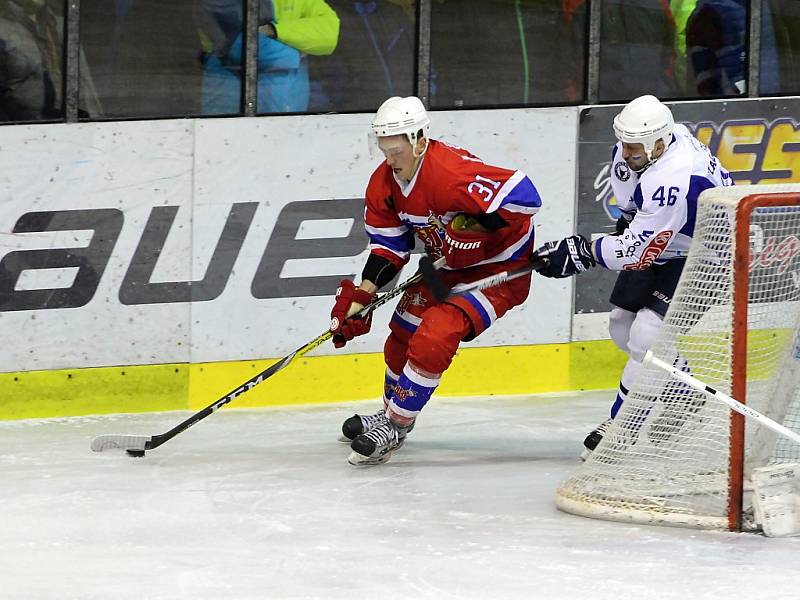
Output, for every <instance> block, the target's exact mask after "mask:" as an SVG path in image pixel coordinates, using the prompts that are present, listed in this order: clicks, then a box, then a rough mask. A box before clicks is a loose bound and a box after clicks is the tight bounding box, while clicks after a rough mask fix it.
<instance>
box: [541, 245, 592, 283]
mask: <svg viewBox="0 0 800 600" xmlns="http://www.w3.org/2000/svg"><path fill="white" fill-rule="evenodd" d="M532 260H534V261H536V260H544V261H546V264H545V265H544V266H543V267H540V268H538V269H537V271H538V272H539V274H540V275H544V276H545V277H555V278H557V279H560V278H562V277H570V276H571V275H575V274H576V273H583V272H584V271H586V270H588V269H590V268H591V267H593V266H595V265H596V264H597V262H596V261H595V260H594V256H592V249H591V246H590V245H589V241H588V240H587V239H586V238H585V237H583V236H582V235H571V236H570V237H568V238H564V239H563V240H559V241H557V242H547V243H546V244H544V245H543V246H541V247H540V248H539V249H538V250H536V252H534V253H533V256H532Z"/></svg>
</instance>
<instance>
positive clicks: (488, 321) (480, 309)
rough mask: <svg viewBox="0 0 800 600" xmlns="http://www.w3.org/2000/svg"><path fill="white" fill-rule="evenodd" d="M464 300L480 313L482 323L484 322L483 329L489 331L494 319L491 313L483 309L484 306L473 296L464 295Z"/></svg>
mask: <svg viewBox="0 0 800 600" xmlns="http://www.w3.org/2000/svg"><path fill="white" fill-rule="evenodd" d="M464 298H466V299H467V301H468V302H469V303H470V304H471V305H472V306H473V307H474V308H475V310H476V311H478V314H479V315H480V316H481V321H483V328H484V329H488V328H489V327H491V325H492V318H491V317H490V316H489V313H487V312H486V309H485V308H483V304H481V303H480V302H478V300H477V298H475V296H473V295H472V294H469V293H467V294H464Z"/></svg>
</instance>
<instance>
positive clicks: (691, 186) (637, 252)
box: [593, 124, 733, 271]
mask: <svg viewBox="0 0 800 600" xmlns="http://www.w3.org/2000/svg"><path fill="white" fill-rule="evenodd" d="M611 163H612V168H611V187H612V189H613V190H614V195H615V196H616V198H617V205H618V206H619V208H620V210H621V211H622V212H623V213H624V214H625V215H626V216H628V217H633V220H632V221H631V223H630V227H629V228H628V229H626V230H625V232H624V233H622V234H621V235H613V234H609V235H604V236H601V237H599V238H597V239H596V240H595V241H594V247H593V250H594V255H595V257H597V260H598V262H599V263H600V264H601V265H602V266H604V267H606V268H607V269H611V270H613V271H622V270H641V269H646V268H648V267H649V266H651V265H652V264H653V263H656V264H663V263H664V262H666V261H668V260H671V259H674V258H683V257H685V256H686V254H687V253H688V250H689V244H690V243H691V241H692V235H693V234H694V222H695V216H696V215H697V197H698V196H699V195H700V192H702V191H703V190H705V189H708V188H711V187H718V186H729V185H733V180H732V179H731V176H730V173H728V171H726V170H725V169H724V168H723V167H722V165H720V163H719V160H718V159H717V158H716V157H714V155H713V154H711V151H710V150H709V149H708V148H707V147H706V146H705V145H704V144H703V143H702V142H700V141H698V140H697V139H696V138H695V137H694V136H693V135H692V134H691V133H690V132H689V130H688V129H687V128H686V126H684V125H680V124H678V125H675V128H674V129H673V132H672V140H671V142H670V144H669V146H667V149H666V150H665V152H664V154H662V155H661V157H660V158H659V159H658V160H657V161H656V162H655V163H653V164H652V165H651V166H650V167H648V168H647V169H646V170H645V171H644V172H643V173H642V174H641V175H639V174H637V173H636V172H635V171H633V170H631V169H630V168H629V167H628V165H627V164H626V163H625V161H624V160H623V159H622V144H621V143H619V142H617V144H616V145H615V146H614V149H613V150H612V152H611Z"/></svg>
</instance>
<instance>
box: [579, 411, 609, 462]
mask: <svg viewBox="0 0 800 600" xmlns="http://www.w3.org/2000/svg"><path fill="white" fill-rule="evenodd" d="M613 422H614V419H606V420H605V421H603V422H602V423H600V425H598V426H597V429H595V430H594V431H592V432H591V433H590V434H589V435H587V436H586V439H584V440H583V446H584V448H583V452H581V460H586V459H587V458H589V455H590V454H591V453H592V452H594V449H595V448H597V445H598V444H599V443H600V440H602V439H603V436H604V435H605V434H606V432H607V431H608V429H609V427H611V423H613Z"/></svg>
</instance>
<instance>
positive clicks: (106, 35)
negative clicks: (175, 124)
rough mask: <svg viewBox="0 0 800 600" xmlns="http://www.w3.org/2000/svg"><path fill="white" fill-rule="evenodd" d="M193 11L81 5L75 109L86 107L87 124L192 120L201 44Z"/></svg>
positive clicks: (96, 1) (138, 2)
mask: <svg viewBox="0 0 800 600" xmlns="http://www.w3.org/2000/svg"><path fill="white" fill-rule="evenodd" d="M196 4H198V3H197V2H195V1H194V0H116V1H113V2H112V1H110V0H81V4H80V7H81V11H80V12H81V14H80V19H81V25H80V35H81V43H82V50H83V52H84V53H85V60H83V61H82V64H81V74H82V77H81V82H80V96H81V104H83V105H86V106H90V105H91V106H92V109H91V110H89V117H92V118H97V117H104V118H125V117H177V116H190V115H196V114H199V113H200V88H201V68H202V65H201V60H202V58H203V49H204V45H203V36H202V32H201V30H200V29H199V28H198V25H197V22H196V11H195V8H196V7H195V5H196ZM198 8H199V5H198ZM84 70H85V72H86V77H83V74H84ZM90 103H91V104H90Z"/></svg>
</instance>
